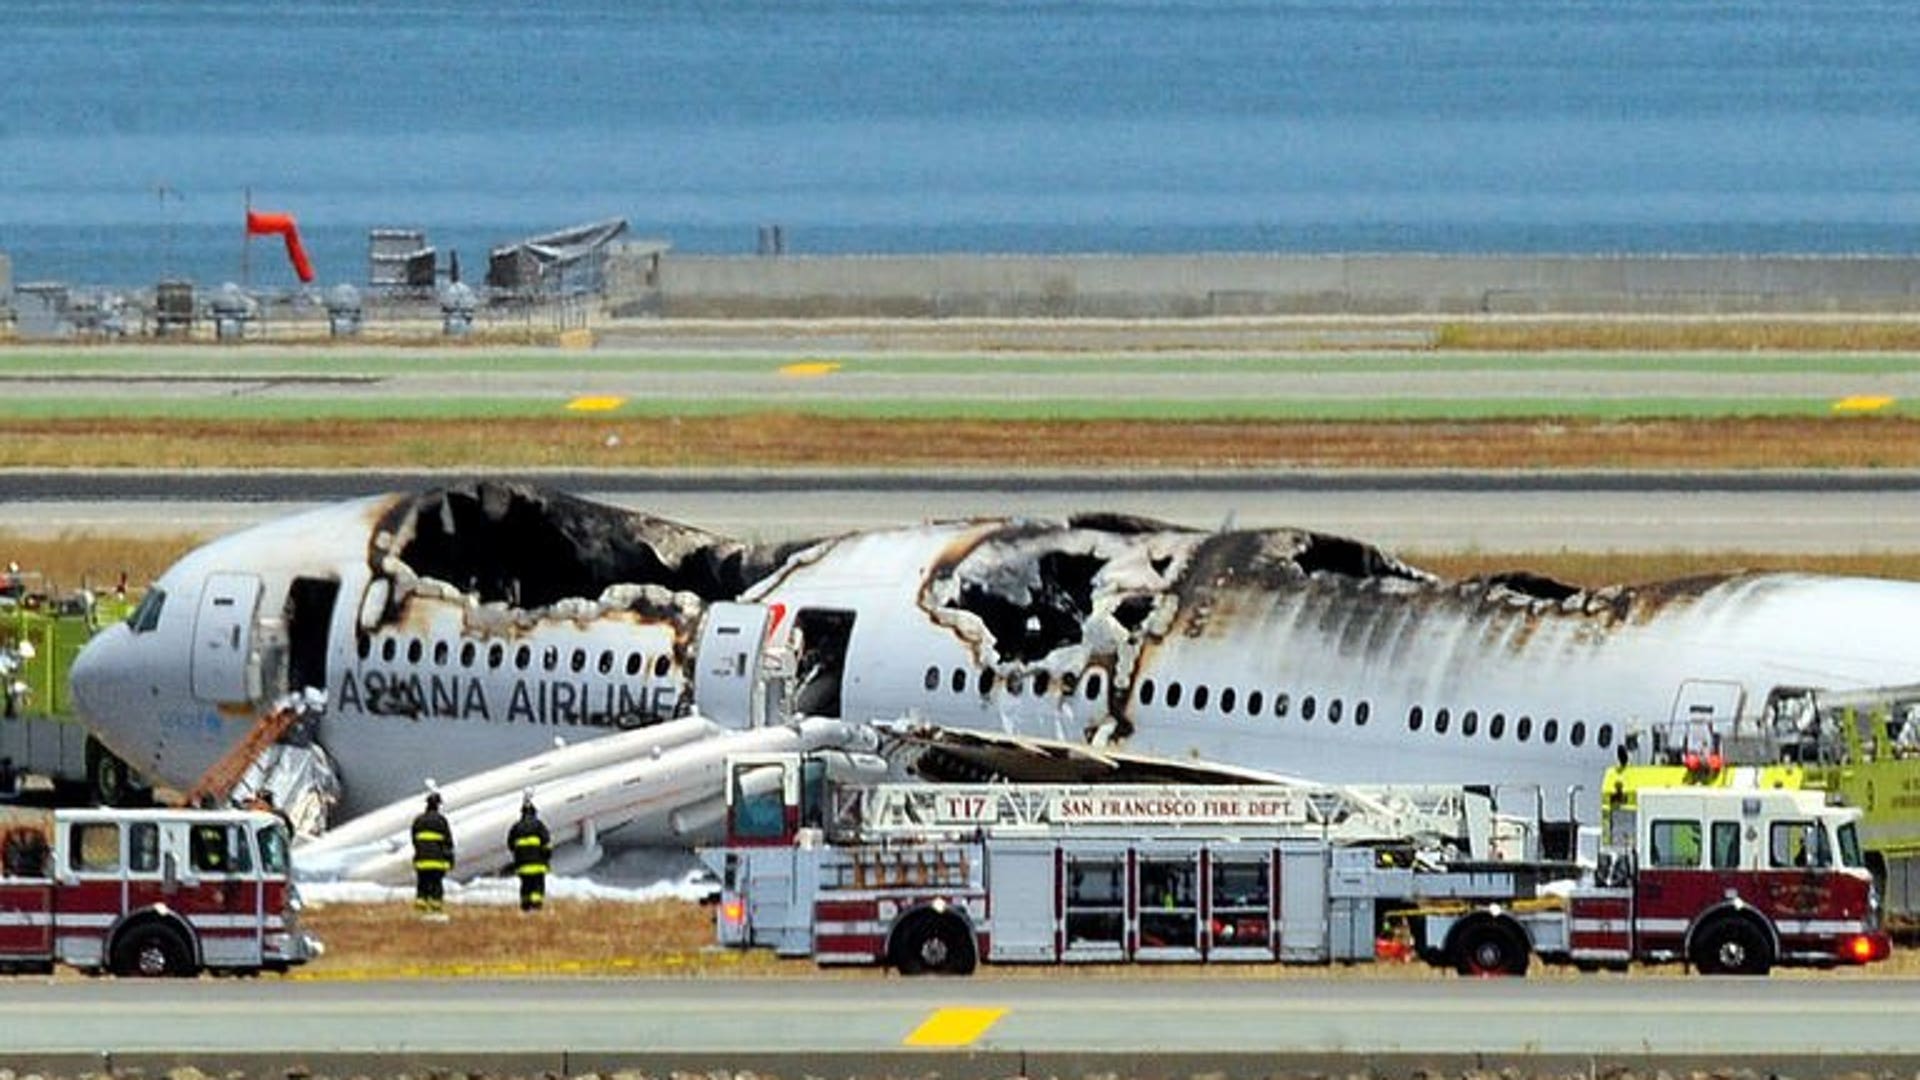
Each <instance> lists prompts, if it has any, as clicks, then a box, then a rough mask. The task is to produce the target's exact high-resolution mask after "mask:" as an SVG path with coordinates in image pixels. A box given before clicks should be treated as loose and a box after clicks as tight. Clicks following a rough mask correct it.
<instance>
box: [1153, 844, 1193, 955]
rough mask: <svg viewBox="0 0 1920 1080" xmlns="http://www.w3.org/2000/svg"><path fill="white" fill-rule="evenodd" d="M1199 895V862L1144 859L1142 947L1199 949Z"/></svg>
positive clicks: (1189, 858)
mask: <svg viewBox="0 0 1920 1080" xmlns="http://www.w3.org/2000/svg"><path fill="white" fill-rule="evenodd" d="M1199 895H1200V890H1199V867H1198V863H1197V861H1196V860H1195V859H1193V858H1191V857H1187V858H1179V859H1152V858H1148V859H1142V860H1140V945H1141V947H1143V948H1149V949H1151V948H1162V949H1191V948H1195V947H1197V946H1198V944H1199V903H1198V899H1197V898H1198V897H1199Z"/></svg>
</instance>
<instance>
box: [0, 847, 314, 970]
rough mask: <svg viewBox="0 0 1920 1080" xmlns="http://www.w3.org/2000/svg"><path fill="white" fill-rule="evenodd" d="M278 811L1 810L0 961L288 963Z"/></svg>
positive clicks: (290, 925) (307, 941) (115, 965)
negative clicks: (270, 812)
mask: <svg viewBox="0 0 1920 1080" xmlns="http://www.w3.org/2000/svg"><path fill="white" fill-rule="evenodd" d="M288 843H289V841H288V836H287V831H286V828H285V826H284V825H283V824H282V823H281V821H280V819H279V818H277V817H275V816H274V815H272V814H269V813H262V812H258V811H246V810H177V809H144V810H114V809H91V810H85V809H74V810H65V809H63V810H26V809H9V810H6V811H0V870H4V874H0V966H6V967H10V968H16V969H34V970H47V969H50V968H51V967H52V966H53V965H54V964H55V963H64V964H70V965H72V966H74V967H78V968H82V969H85V970H87V971H90V972H112V973H114V974H118V975H133V976H149V977H151V976H188V975H193V974H196V973H198V972H200V971H203V970H205V971H226V972H252V971H260V970H285V969H287V968H288V967H290V966H292V965H295V964H300V963H304V962H306V961H307V960H308V959H310V958H312V957H313V956H315V955H317V954H318V952H319V943H318V942H316V941H314V940H313V939H312V938H310V937H309V936H307V935H306V934H305V933H303V932H302V931H301V930H300V927H299V925H298V917H297V912H298V907H299V902H298V899H297V896H296V893H295V890H294V886H293V881H292V876H291V867H290V865H289V859H288Z"/></svg>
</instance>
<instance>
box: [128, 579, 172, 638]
mask: <svg viewBox="0 0 1920 1080" xmlns="http://www.w3.org/2000/svg"><path fill="white" fill-rule="evenodd" d="M166 606H167V594H166V591H165V590H164V589H148V590H147V595H145V596H143V597H141V598H140V606H139V607H136V608H134V609H133V614H131V615H128V616H127V626H128V627H129V628H130V629H132V631H133V632H134V633H136V634H145V633H148V632H150V631H151V630H153V628H154V627H156V626H159V625H160V609H161V608H163V607H166Z"/></svg>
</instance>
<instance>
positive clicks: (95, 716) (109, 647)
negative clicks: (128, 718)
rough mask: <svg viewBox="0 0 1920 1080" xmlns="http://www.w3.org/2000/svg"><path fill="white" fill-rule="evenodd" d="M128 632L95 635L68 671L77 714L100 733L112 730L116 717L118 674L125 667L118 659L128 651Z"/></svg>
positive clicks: (115, 630)
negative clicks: (108, 729) (114, 713)
mask: <svg viewBox="0 0 1920 1080" xmlns="http://www.w3.org/2000/svg"><path fill="white" fill-rule="evenodd" d="M126 635H127V628H126V626H125V625H124V624H116V625H114V626H109V627H107V628H106V629H104V630H102V631H100V632H99V633H97V634H95V635H94V636H93V638H92V639H91V640H89V641H88V642H87V644H86V645H85V647H83V648H82V649H81V650H80V655H79V656H77V657H75V658H74V661H73V666H72V667H70V668H68V669H67V688H68V690H70V691H71V692H72V695H73V711H74V715H75V716H76V717H78V719H79V720H80V722H81V723H83V724H85V725H86V726H87V728H88V729H89V730H91V731H94V732H96V733H98V732H100V731H102V730H103V729H104V728H106V727H109V726H110V724H109V721H110V720H111V718H112V715H113V709H114V706H113V699H114V698H115V697H116V696H118V695H117V694H116V689H115V687H116V684H117V683H118V681H119V675H118V673H119V672H121V671H122V670H123V665H120V664H116V663H115V662H114V657H115V655H116V654H118V653H120V652H122V651H124V650H125V648H126V642H125V640H124V639H125V637H126Z"/></svg>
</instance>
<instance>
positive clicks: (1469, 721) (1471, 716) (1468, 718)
mask: <svg viewBox="0 0 1920 1080" xmlns="http://www.w3.org/2000/svg"><path fill="white" fill-rule="evenodd" d="M1460 734H1462V735H1478V734H1480V712H1479V710H1477V709H1468V710H1467V711H1466V714H1465V715H1463V716H1461V717H1460Z"/></svg>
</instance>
